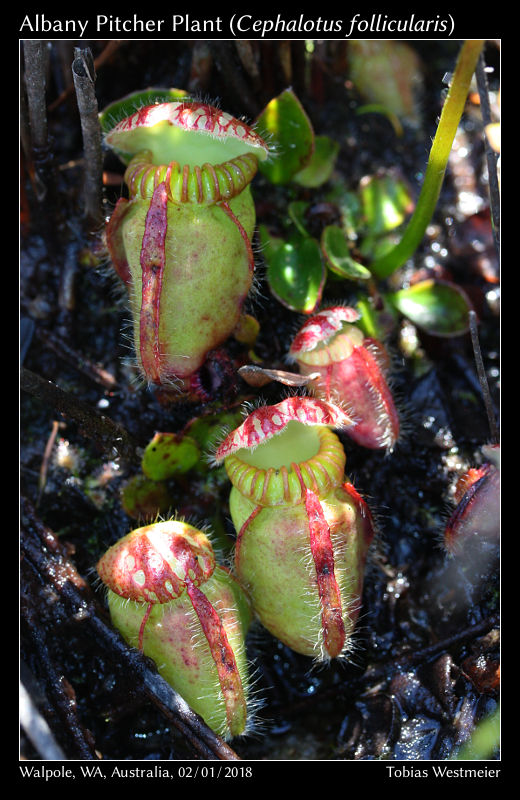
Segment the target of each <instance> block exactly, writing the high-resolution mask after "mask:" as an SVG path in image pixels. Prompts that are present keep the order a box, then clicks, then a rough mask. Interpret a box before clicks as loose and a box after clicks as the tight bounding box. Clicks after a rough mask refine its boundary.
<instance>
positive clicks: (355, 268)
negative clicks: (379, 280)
mask: <svg viewBox="0 0 520 800" xmlns="http://www.w3.org/2000/svg"><path fill="white" fill-rule="evenodd" d="M321 248H322V250H323V253H324V255H325V257H326V259H327V263H328V266H329V269H331V270H332V272H334V273H335V274H336V275H339V276H340V277H342V278H348V279H349V280H352V281H366V280H368V279H369V278H371V277H372V275H371V272H370V270H368V269H367V268H366V267H364V266H363V265H362V264H358V263H357V262H356V261H354V259H353V258H352V256H351V255H350V250H349V248H348V244H347V240H346V239H345V234H344V233H343V231H342V230H341V228H340V227H339V226H338V225H327V226H326V227H325V228H324V229H323V232H322V234H321Z"/></svg>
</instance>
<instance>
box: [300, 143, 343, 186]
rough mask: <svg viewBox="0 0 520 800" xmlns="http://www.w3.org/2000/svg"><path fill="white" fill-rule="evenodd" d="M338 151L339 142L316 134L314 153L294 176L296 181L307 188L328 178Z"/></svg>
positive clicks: (319, 184) (317, 184) (320, 183)
mask: <svg viewBox="0 0 520 800" xmlns="http://www.w3.org/2000/svg"><path fill="white" fill-rule="evenodd" d="M338 153H339V143H338V142H335V141H334V140H333V139H330V138H329V137H328V136H316V137H315V139H314V153H313V154H312V156H311V159H310V161H309V163H308V164H307V166H306V167H304V168H303V169H302V170H300V172H297V173H296V175H295V176H294V180H295V181H296V183H299V184H300V186H305V187H307V188H309V189H314V188H316V187H317V186H321V185H322V184H323V183H325V182H326V181H328V180H329V178H330V176H331V175H332V171H333V169H334V165H335V163H336V159H337V157H338Z"/></svg>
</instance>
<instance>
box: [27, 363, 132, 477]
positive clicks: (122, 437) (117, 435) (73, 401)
mask: <svg viewBox="0 0 520 800" xmlns="http://www.w3.org/2000/svg"><path fill="white" fill-rule="evenodd" d="M20 385H21V388H22V389H23V390H24V391H25V392H28V393H29V394H32V395H33V397H38V398H39V399H40V400H42V401H43V402H44V403H47V404H48V405H50V406H51V407H52V408H53V409H55V410H56V411H59V412H60V413H61V414H64V415H65V416H66V417H69V418H70V419H72V420H74V421H75V422H77V423H78V425H79V426H80V427H81V428H82V430H83V431H84V433H85V434H86V435H87V436H89V437H90V438H91V439H93V440H94V441H96V442H97V443H98V444H99V445H100V446H101V447H102V448H103V449H104V450H106V451H108V452H111V451H112V450H115V451H116V452H117V453H118V455H119V456H120V457H121V458H122V459H123V461H125V462H127V463H129V464H137V463H139V461H140V459H139V456H138V453H137V443H136V442H134V440H133V439H132V437H131V436H130V434H129V433H128V431H126V430H125V428H123V427H122V426H121V425H119V424H118V423H117V422H114V421H113V420H112V419H110V417H106V416H105V415H104V414H99V413H98V412H97V411H95V410H94V409H93V408H90V406H89V405H87V403H84V402H83V401H82V400H78V398H76V397H74V395H72V394H69V392H65V391H64V390H63V389H60V387H59V386H56V384H55V383H53V382H52V381H47V380H45V379H44V378H42V377H41V376H40V375H36V373H34V372H31V370H29V369H26V368H25V367H22V368H21V381H20Z"/></svg>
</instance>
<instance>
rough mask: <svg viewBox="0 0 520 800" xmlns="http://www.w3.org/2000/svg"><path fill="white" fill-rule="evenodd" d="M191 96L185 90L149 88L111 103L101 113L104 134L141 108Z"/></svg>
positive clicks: (100, 120) (100, 122)
mask: <svg viewBox="0 0 520 800" xmlns="http://www.w3.org/2000/svg"><path fill="white" fill-rule="evenodd" d="M189 97H190V95H189V94H188V92H185V91H184V89H165V88H160V87H157V88H155V87H149V88H148V89H142V90H141V91H138V92H132V93H131V94H128V95H126V96H125V97H121V98H120V99H119V100H116V101H115V102H113V103H110V105H108V106H107V107H106V108H104V109H103V111H100V113H99V124H100V125H101V131H102V133H104V134H106V133H108V132H109V131H111V130H112V128H114V127H115V126H116V125H117V123H118V122H121V120H123V119H126V117H129V116H131V115H132V114H135V112H136V111H138V110H139V109H140V108H144V107H145V106H151V105H154V104H156V103H173V102H175V101H178V100H188V99H189Z"/></svg>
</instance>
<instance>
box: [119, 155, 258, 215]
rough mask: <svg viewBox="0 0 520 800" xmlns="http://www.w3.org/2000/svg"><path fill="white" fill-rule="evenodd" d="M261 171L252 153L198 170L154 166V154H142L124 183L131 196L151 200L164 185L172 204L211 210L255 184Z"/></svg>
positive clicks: (174, 165) (176, 165) (174, 164)
mask: <svg viewBox="0 0 520 800" xmlns="http://www.w3.org/2000/svg"><path fill="white" fill-rule="evenodd" d="M257 170H258V159H257V157H256V155H254V154H253V153H244V154H243V155H239V156H237V157H236V158H232V159H230V160H229V161H225V162H224V163H222V164H209V163H206V164H203V165H202V166H201V167H199V166H190V165H189V164H184V165H181V164H179V162H178V161H171V162H170V163H169V164H159V165H157V164H154V163H153V160H152V153H151V151H149V150H143V151H141V152H139V153H138V154H137V155H135V156H134V157H133V158H132V160H131V161H130V163H129V165H128V167H127V169H126V172H125V182H126V184H127V186H128V188H129V191H130V196H131V198H132V199H134V198H136V197H137V198H143V199H146V198H150V197H152V195H153V193H154V191H155V189H156V188H157V186H159V184H161V183H165V184H166V190H167V192H168V199H169V200H170V202H172V203H178V204H188V203H189V204H195V205H201V206H210V205H214V204H215V203H222V202H227V201H229V200H231V199H232V198H233V197H236V196H237V195H238V194H240V192H242V191H243V190H244V189H245V187H246V186H247V185H248V184H249V183H250V182H251V181H252V179H253V178H254V176H255V174H256V172H257Z"/></svg>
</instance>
